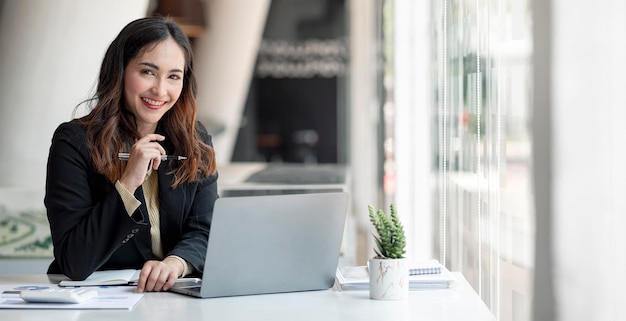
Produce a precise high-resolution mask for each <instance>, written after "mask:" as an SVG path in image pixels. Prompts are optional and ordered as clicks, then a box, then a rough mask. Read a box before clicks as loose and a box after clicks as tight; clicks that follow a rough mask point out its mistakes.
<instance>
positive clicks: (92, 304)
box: [0, 284, 143, 310]
mask: <svg viewBox="0 0 626 321" xmlns="http://www.w3.org/2000/svg"><path fill="white" fill-rule="evenodd" d="M55 287H57V286H56V285H54V284H0V293H2V295H1V296H0V309H54V310H132V309H133V307H135V305H137V303H138V302H139V300H141V298H142V297H143V293H136V292H135V287H134V286H107V287H100V288H98V289H97V291H98V296H97V297H95V298H93V299H91V300H89V301H86V302H83V303H29V302H26V301H24V300H22V299H21V298H20V295H19V291H23V290H45V289H48V288H55Z"/></svg>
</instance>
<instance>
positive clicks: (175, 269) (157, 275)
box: [137, 257, 184, 293]
mask: <svg viewBox="0 0 626 321" xmlns="http://www.w3.org/2000/svg"><path fill="white" fill-rule="evenodd" d="M183 268H184V267H183V266H182V264H181V263H180V261H178V260H176V259H175V258H171V257H170V258H165V259H164V260H163V261H157V260H151V261H147V262H146V263H145V264H144V265H143V268H142V269H141V273H140V274H139V280H138V281H137V292H140V293H141V292H159V291H167V290H169V289H170V288H171V287H172V285H174V283H175V282H176V280H177V279H178V276H180V275H182V274H183Z"/></svg>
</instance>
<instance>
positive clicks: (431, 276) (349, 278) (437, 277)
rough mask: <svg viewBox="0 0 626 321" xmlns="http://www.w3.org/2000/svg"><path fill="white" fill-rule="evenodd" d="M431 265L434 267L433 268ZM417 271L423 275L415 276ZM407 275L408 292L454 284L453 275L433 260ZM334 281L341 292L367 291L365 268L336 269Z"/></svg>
mask: <svg viewBox="0 0 626 321" xmlns="http://www.w3.org/2000/svg"><path fill="white" fill-rule="evenodd" d="M433 265H436V266H435V267H433ZM417 271H422V272H421V273H423V274H415V273H418V272H417ZM437 271H439V273H437ZM409 272H411V274H410V273H409ZM407 275H408V278H409V290H422V289H447V288H449V287H451V286H452V285H453V283H454V282H455V278H454V275H452V273H450V271H448V269H446V267H445V266H443V265H441V264H440V263H439V262H437V261H435V260H432V261H428V262H424V263H423V264H420V265H418V266H415V267H412V268H410V269H409V271H407ZM336 281H337V284H338V285H339V287H340V288H341V289H342V290H365V289H369V274H368V270H367V266H345V267H340V268H338V269H337V275H336Z"/></svg>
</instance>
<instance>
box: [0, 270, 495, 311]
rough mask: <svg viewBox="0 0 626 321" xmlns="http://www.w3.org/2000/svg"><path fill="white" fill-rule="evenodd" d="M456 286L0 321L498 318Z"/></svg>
mask: <svg viewBox="0 0 626 321" xmlns="http://www.w3.org/2000/svg"><path fill="white" fill-rule="evenodd" d="M454 274H455V276H456V277H457V278H458V279H459V282H458V283H459V284H458V286H457V287H456V288H453V289H448V290H430V291H411V292H410V294H409V299H407V300H403V301H376V300H370V298H369V292H368V291H345V292H338V291H334V290H326V291H313V292H298V293H285V294H269V295H253V296H241V297H229V298H217V299H196V298H191V297H187V296H184V295H179V294H174V293H146V294H145V295H144V297H143V299H141V301H140V302H139V304H138V305H137V306H135V308H134V309H133V310H132V311H114V310H98V311H87V310H0V320H23V321H30V320H46V321H56V320H59V321H80V320H89V321H97V320H107V321H110V320H116V321H123V320H150V321H160V320H163V321H179V320H220V321H228V320H268V321H280V320H289V321H291V320H322V321H334V320H341V321H346V320H385V321H389V320H393V321H402V320H407V321H408V320H464V321H472V320H476V321H485V320H495V317H494V316H493V315H492V314H491V312H490V311H489V310H488V309H487V307H486V306H485V304H484V303H483V302H482V301H481V300H480V298H479V297H478V296H477V295H476V293H475V292H474V291H473V290H472V288H471V287H470V285H469V284H468V283H467V282H466V281H465V279H464V278H463V277H462V276H461V274H459V273H454ZM48 282H49V281H48V278H47V277H46V276H45V275H0V284H22V285H24V284H41V283H48Z"/></svg>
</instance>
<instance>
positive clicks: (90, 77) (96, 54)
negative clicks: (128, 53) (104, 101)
mask: <svg viewBox="0 0 626 321" xmlns="http://www.w3.org/2000/svg"><path fill="white" fill-rule="evenodd" d="M147 6H148V0H134V1H126V0H92V1H81V0H55V1H46V0H6V1H4V7H3V8H2V11H1V14H2V17H1V20H0V47H1V48H2V51H1V54H0V97H2V108H1V109H0V150H1V151H2V154H3V155H2V156H1V157H0V187H25V188H34V189H43V187H44V183H45V174H46V162H47V157H48V148H49V147H50V139H51V138H52V133H53V132H54V129H55V128H56V127H57V126H58V125H59V124H60V123H61V122H63V121H67V120H70V118H71V117H72V112H73V110H74V107H75V106H76V105H77V104H78V103H79V102H81V101H82V100H84V99H86V98H87V97H88V95H89V94H90V92H91V91H92V89H95V88H94V86H95V83H96V79H97V76H98V72H99V68H100V63H101V60H102V57H103V56H104V52H105V50H106V48H107V46H108V45H109V43H110V42H111V41H112V40H113V38H114V37H115V36H116V35H117V33H118V32H119V31H120V30H121V28H122V27H123V26H124V25H126V24H127V23H128V22H130V21H131V20H134V19H136V18H139V17H142V16H145V14H146V10H147Z"/></svg>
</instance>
